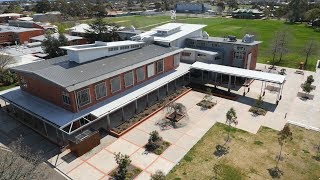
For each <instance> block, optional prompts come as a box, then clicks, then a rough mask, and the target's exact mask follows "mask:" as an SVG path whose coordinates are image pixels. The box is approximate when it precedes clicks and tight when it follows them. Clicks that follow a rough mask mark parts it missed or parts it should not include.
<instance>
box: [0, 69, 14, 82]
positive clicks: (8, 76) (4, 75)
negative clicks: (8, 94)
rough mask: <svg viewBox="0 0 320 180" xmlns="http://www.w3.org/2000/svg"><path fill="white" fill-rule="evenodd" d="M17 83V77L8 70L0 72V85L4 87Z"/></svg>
mask: <svg viewBox="0 0 320 180" xmlns="http://www.w3.org/2000/svg"><path fill="white" fill-rule="evenodd" d="M17 81H18V78H17V75H16V74H15V73H12V72H11V71H9V70H8V69H6V70H4V71H1V72H0V84H3V85H5V86H8V85H11V84H14V83H16V82H17Z"/></svg>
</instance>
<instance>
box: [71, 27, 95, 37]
mask: <svg viewBox="0 0 320 180" xmlns="http://www.w3.org/2000/svg"><path fill="white" fill-rule="evenodd" d="M87 30H90V25H89V24H78V25H76V26H73V27H72V28H69V29H66V31H67V32H68V33H69V34H70V35H72V36H81V37H84V34H85V33H86V32H87Z"/></svg>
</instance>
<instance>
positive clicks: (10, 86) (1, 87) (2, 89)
mask: <svg viewBox="0 0 320 180" xmlns="http://www.w3.org/2000/svg"><path fill="white" fill-rule="evenodd" d="M17 85H18V84H16V83H14V84H11V85H9V86H0V91H4V90H7V89H10V88H13V87H16V86H17Z"/></svg>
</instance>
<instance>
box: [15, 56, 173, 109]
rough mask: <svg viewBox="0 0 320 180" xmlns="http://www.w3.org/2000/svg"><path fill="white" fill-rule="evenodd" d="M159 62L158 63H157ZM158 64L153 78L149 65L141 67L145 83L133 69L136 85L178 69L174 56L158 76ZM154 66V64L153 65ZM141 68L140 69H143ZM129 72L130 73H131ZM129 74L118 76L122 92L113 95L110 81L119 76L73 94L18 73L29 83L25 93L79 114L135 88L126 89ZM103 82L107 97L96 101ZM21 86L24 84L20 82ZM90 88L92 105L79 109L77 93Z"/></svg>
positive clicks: (167, 58)
mask: <svg viewBox="0 0 320 180" xmlns="http://www.w3.org/2000/svg"><path fill="white" fill-rule="evenodd" d="M156 62H157V61H156ZM156 62H155V63H154V64H155V65H154V68H155V75H154V76H152V77H149V78H148V77H147V66H148V65H149V64H148V65H145V66H141V67H144V68H145V80H144V81H141V82H137V77H136V70H137V69H138V68H136V69H133V70H130V71H133V72H134V85H133V86H135V85H138V84H141V83H143V82H145V81H147V80H150V79H152V78H154V77H156V76H158V75H160V74H163V73H165V72H168V71H170V70H173V69H175V68H176V67H174V65H173V63H174V56H168V57H166V58H164V71H163V72H161V73H159V74H157V72H156ZM151 64H152V63H151ZM141 67H139V68H141ZM130 71H128V72H130ZM128 72H124V73H121V74H119V75H117V76H120V82H121V83H120V84H121V90H120V91H117V92H114V93H111V84H110V80H111V79H112V78H114V77H117V76H113V77H110V78H108V79H106V80H103V81H100V82H97V83H95V84H91V85H89V86H86V87H83V88H81V89H78V90H76V91H73V92H69V93H68V92H67V91H65V90H64V88H62V87H59V86H58V85H55V84H53V83H50V82H47V81H45V80H41V78H36V77H34V76H32V75H29V74H22V73H18V75H19V77H22V78H23V79H24V82H26V83H27V86H26V87H23V86H21V89H22V90H24V91H27V92H29V93H30V94H33V95H34V96H37V97H39V98H42V99H44V100H46V101H49V102H51V103H53V104H55V105H57V106H60V107H62V108H64V109H66V110H68V111H72V112H78V111H81V110H83V109H86V108H88V107H90V106H93V105H95V104H96V103H99V102H101V101H104V100H106V99H108V98H110V97H112V96H114V95H117V94H119V93H121V92H123V91H125V90H128V89H130V88H131V87H133V86H129V87H125V84H124V74H126V73H128ZM102 82H106V86H107V96H105V97H103V98H101V99H98V100H97V99H96V95H95V85H97V84H100V83H102ZM20 84H22V83H21V82H20ZM87 88H89V93H90V99H91V101H90V103H88V104H86V105H84V106H82V107H77V103H76V94H77V92H79V91H81V90H83V89H87ZM63 92H65V93H68V94H69V98H70V102H71V103H70V105H67V104H65V103H64V102H63V100H62V93H63Z"/></svg>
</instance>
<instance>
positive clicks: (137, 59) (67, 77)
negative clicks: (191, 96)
mask: <svg viewBox="0 0 320 180" xmlns="http://www.w3.org/2000/svg"><path fill="white" fill-rule="evenodd" d="M180 51H181V50H180V49H178V48H174V47H163V46H158V45H148V46H144V47H142V48H140V49H136V50H132V51H129V52H125V53H122V54H118V55H114V56H111V57H105V58H99V59H97V60H94V61H90V62H87V63H82V64H78V63H76V62H73V61H69V60H68V56H62V57H57V58H52V59H49V60H45V61H39V62H34V63H30V64H26V65H22V66H17V67H14V68H12V70H13V71H17V72H26V73H31V74H34V75H36V76H38V77H40V78H43V79H45V80H47V81H50V82H52V83H55V84H57V85H59V86H61V87H63V88H66V89H67V90H68V91H73V90H76V89H79V88H81V87H85V86H87V85H89V84H92V83H95V82H98V81H101V80H103V79H107V78H109V77H112V76H114V75H116V74H114V73H112V72H116V71H118V70H121V69H124V68H129V69H133V68H130V66H134V65H137V64H138V63H144V62H145V63H148V62H147V61H148V60H151V59H154V60H153V61H155V60H157V58H158V59H161V58H163V57H162V56H163V55H168V54H175V53H179V52H180ZM129 69H128V70H129ZM117 74H119V73H117Z"/></svg>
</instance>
